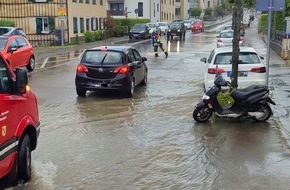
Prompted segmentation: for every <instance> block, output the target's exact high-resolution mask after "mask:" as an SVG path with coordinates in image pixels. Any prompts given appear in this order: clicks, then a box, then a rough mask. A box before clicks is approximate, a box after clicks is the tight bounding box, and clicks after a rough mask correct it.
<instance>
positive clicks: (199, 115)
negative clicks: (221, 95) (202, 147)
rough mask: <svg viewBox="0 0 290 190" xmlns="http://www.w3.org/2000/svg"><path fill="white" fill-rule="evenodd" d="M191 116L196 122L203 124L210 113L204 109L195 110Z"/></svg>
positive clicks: (207, 109)
mask: <svg viewBox="0 0 290 190" xmlns="http://www.w3.org/2000/svg"><path fill="white" fill-rule="evenodd" d="M192 116H193V119H194V120H195V121H197V122H205V121H207V120H209V118H210V117H211V116H212V111H211V110H210V109H209V108H206V107H201V108H195V109H194V110H193V114H192Z"/></svg>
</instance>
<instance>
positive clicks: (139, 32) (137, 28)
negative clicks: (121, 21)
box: [129, 24, 150, 40]
mask: <svg viewBox="0 0 290 190" xmlns="http://www.w3.org/2000/svg"><path fill="white" fill-rule="evenodd" d="M149 30H150V29H149V26H147V25H146V24H135V25H134V26H133V27H132V28H131V30H130V31H129V39H132V38H142V39H144V40H145V39H148V38H150V34H149Z"/></svg>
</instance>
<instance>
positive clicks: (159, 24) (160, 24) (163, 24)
mask: <svg viewBox="0 0 290 190" xmlns="http://www.w3.org/2000/svg"><path fill="white" fill-rule="evenodd" d="M158 26H166V24H165V23H158Z"/></svg>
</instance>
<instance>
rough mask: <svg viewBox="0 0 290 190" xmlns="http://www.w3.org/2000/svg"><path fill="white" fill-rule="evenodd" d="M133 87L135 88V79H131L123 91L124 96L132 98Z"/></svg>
mask: <svg viewBox="0 0 290 190" xmlns="http://www.w3.org/2000/svg"><path fill="white" fill-rule="evenodd" d="M134 89H135V81H134V79H132V80H131V82H130V86H129V87H128V88H127V91H126V92H125V95H126V97H128V98H132V97H133V95H134Z"/></svg>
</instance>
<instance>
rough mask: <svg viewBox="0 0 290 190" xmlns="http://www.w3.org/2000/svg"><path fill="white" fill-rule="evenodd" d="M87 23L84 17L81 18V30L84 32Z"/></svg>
mask: <svg viewBox="0 0 290 190" xmlns="http://www.w3.org/2000/svg"><path fill="white" fill-rule="evenodd" d="M84 25H85V23H84V18H80V32H81V33H84V31H85V26H84Z"/></svg>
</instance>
